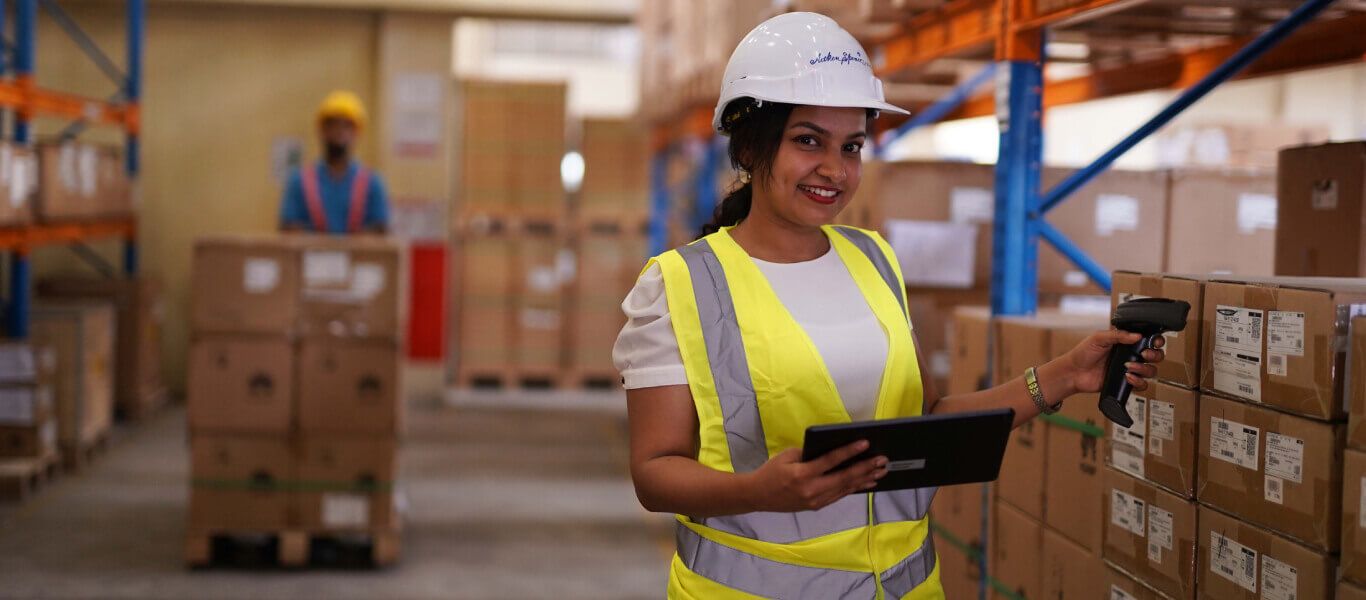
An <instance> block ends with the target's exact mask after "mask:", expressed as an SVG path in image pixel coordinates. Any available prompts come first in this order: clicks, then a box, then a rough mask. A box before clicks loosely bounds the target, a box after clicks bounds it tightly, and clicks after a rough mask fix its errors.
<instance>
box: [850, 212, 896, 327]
mask: <svg viewBox="0 0 1366 600" xmlns="http://www.w3.org/2000/svg"><path fill="white" fill-rule="evenodd" d="M835 231H838V232H840V234H842V235H844V238H845V239H847V240H849V243H851V244H853V245H854V247H855V248H858V249H859V250H861V251H863V254H864V255H866V256H867V257H868V260H870V261H873V266H874V267H876V268H877V273H878V275H881V276H882V280H883V281H885V282H887V287H888V288H891V290H892V295H893V296H896V302H897V304H900V305H901V313H902V314H906V290H904V289H902V288H901V285H900V283H899V282H898V281H897V278H896V271H894V270H892V263H890V262H888V261H887V256H886V255H885V254H883V253H882V248H881V247H880V246H878V245H877V242H875V241H873V238H872V237H871V236H869V235H868V234H866V233H864V232H862V231H859V230H857V229H852V228H849V227H838V226H837V227H835Z"/></svg>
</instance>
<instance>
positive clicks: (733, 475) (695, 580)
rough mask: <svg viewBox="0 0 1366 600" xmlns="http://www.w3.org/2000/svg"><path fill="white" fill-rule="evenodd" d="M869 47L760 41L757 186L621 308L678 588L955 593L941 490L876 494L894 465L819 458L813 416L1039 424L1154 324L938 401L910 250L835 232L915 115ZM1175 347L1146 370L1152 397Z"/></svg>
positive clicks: (729, 120) (805, 21) (1137, 381)
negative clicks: (672, 539) (939, 516)
mask: <svg viewBox="0 0 1366 600" xmlns="http://www.w3.org/2000/svg"><path fill="white" fill-rule="evenodd" d="M866 56H867V55H866V54H865V53H864V51H863V48H862V47H861V46H859V44H858V42H857V41H855V40H854V38H853V37H852V36H850V35H849V34H848V32H846V31H844V30H843V29H841V28H840V27H839V25H837V24H836V23H835V22H834V21H832V20H831V19H829V18H827V17H824V16H821V15H816V14H812V13H789V14H784V15H780V16H778V17H774V18H773V19H770V20H769V21H766V22H764V23H763V24H761V25H760V26H759V27H757V28H755V29H754V31H752V32H750V34H749V35H748V36H746V38H745V39H744V40H743V41H742V42H741V43H740V45H739V47H738V48H736V50H735V52H734V54H732V55H731V59H730V63H729V64H728V65H727V67H726V72H725V77H724V79H723V81H722V88H721V97H720V99H719V101H718V103H717V107H716V112H715V116H714V120H713V126H714V127H716V129H717V130H718V131H719V132H721V133H722V134H724V135H728V136H729V137H730V146H729V153H730V159H731V162H732V164H733V165H734V166H735V167H736V168H737V170H739V172H740V174H741V175H740V181H741V182H742V185H740V186H739V187H738V188H737V189H735V190H734V191H733V192H731V193H730V194H729V195H728V196H727V197H726V198H725V199H724V200H723V201H722V202H721V203H720V204H719V205H718V206H717V210H716V213H715V217H714V218H713V221H712V222H711V223H709V224H708V225H706V226H704V228H703V230H702V232H701V237H700V238H699V240H698V241H696V242H694V243H693V244H690V245H687V246H683V247H680V248H678V249H676V250H673V251H670V252H666V253H664V254H662V255H660V256H659V257H657V258H655V259H654V260H651V261H650V263H649V265H648V266H647V268H646V269H645V271H644V272H643V273H642V274H641V276H640V278H639V280H638V281H637V283H636V286H635V288H634V289H633V290H632V291H631V293H630V295H628V296H627V298H626V300H625V302H624V303H623V309H624V310H625V312H626V315H627V317H628V319H629V321H628V323H627V325H626V326H625V328H623V330H622V332H621V334H620V336H619V337H618V339H617V345H616V347H615V348H614V351H613V358H614V360H615V361H616V364H617V367H618V369H619V370H621V372H622V377H623V380H624V381H625V387H626V388H627V406H628V414H629V419H630V435H631V440H630V443H631V457H630V461H631V476H632V481H633V483H634V485H635V489H636V494H637V496H638V497H639V498H640V501H641V503H642V505H644V506H645V508H647V509H649V510H651V511H657V512H671V513H676V514H677V515H679V516H678V523H677V535H676V543H677V554H676V555H675V557H674V559H673V562H672V564H671V567H670V573H669V575H670V576H669V588H668V593H669V598H672V599H675V600H701V599H708V600H711V599H735V600H739V599H746V600H752V599H753V598H756V597H758V598H782V599H800V598H813V599H814V598H819V599H823V600H829V599H845V598H849V599H857V600H874V599H882V598H898V599H908V598H909V599H912V600H931V599H942V598H943V595H944V592H943V590H942V588H941V586H940V584H939V577H938V562H937V556H936V554H935V549H934V542H933V538H932V537H931V536H930V535H929V526H928V522H927V521H926V515H927V513H928V511H929V507H930V502H931V501H932V499H933V497H934V489H933V488H929V489H918V490H897V491H890V492H879V493H874V494H872V497H871V498H870V497H868V496H864V495H860V494H857V492H860V491H865V490H868V489H869V488H871V487H873V486H874V485H875V484H876V482H877V480H878V479H880V478H881V477H883V476H884V475H885V474H886V473H887V458H886V457H872V458H868V459H866V460H863V461H861V462H858V463H856V464H854V465H852V466H849V467H846V468H844V469H841V470H839V471H834V472H830V471H831V470H832V469H833V468H834V467H836V466H837V465H840V464H842V463H843V462H844V461H845V460H847V459H849V458H851V457H854V456H856V455H858V454H859V453H860V452H862V451H863V450H864V449H866V447H867V446H866V442H858V443H855V444H850V445H849V446H846V447H844V448H841V449H837V450H835V451H832V452H831V453H829V454H827V455H826V456H823V457H819V458H816V459H814V460H812V461H810V462H802V460H801V458H802V453H801V448H800V447H801V445H802V439H803V435H804V433H805V430H806V428H807V427H809V426H813V425H824V424H829V423H840V422H849V421H864V420H874V419H890V418H899V417H913V416H919V415H924V414H931V413H936V414H938V413H953V412H965V411H976V410H985V409H995V408H1012V409H1014V411H1015V424H1016V425H1019V424H1020V423H1023V422H1025V421H1027V420H1029V419H1031V418H1033V417H1034V416H1036V415H1038V414H1040V413H1041V412H1044V413H1047V412H1052V411H1054V410H1056V409H1057V408H1058V407H1059V406H1060V405H1061V403H1062V401H1063V400H1064V399H1065V398H1067V397H1068V396H1071V395H1073V394H1076V393H1081V392H1094V391H1097V390H1099V388H1100V386H1101V382H1102V380H1103V379H1104V370H1105V363H1106V359H1107V357H1108V354H1109V350H1110V347H1111V346H1112V345H1114V344H1117V343H1133V342H1135V341H1137V339H1138V338H1139V337H1140V336H1139V335H1138V334H1135V333H1127V332H1123V331H1113V330H1112V331H1101V332H1097V333H1094V334H1092V335H1091V336H1090V337H1089V338H1088V339H1087V340H1086V341H1085V342H1083V343H1082V344H1080V345H1078V346H1077V347H1076V348H1073V349H1072V350H1071V351H1069V352H1068V353H1066V354H1065V355H1063V356H1062V357H1060V358H1057V359H1055V360H1052V361H1048V362H1043V359H1044V358H1045V357H1040V364H1039V366H1038V367H1037V368H1031V369H1029V370H1028V371H1027V372H1026V374H1024V376H1021V377H1017V378H1015V379H1011V380H1009V381H1004V382H998V385H997V386H996V387H993V388H990V389H987V390H982V391H979V392H975V393H971V394H962V395H955V396H949V397H943V398H941V397H940V396H939V395H938V393H937V392H936V391H935V390H934V388H933V386H932V385H931V384H930V380H928V379H924V378H922V376H921V374H922V373H926V372H928V370H927V369H926V365H925V361H924V359H923V357H922V356H921V355H920V353H919V352H917V350H916V344H915V338H914V333H913V330H912V325H911V323H910V320H909V315H908V313H907V311H906V306H907V302H906V287H905V284H904V282H903V279H902V276H901V273H900V268H899V266H898V264H897V258H896V256H895V254H893V253H892V251H891V248H890V246H888V244H887V242H886V241H884V240H882V238H881V237H880V236H878V235H877V234H876V233H874V232H871V231H865V230H862V229H855V228H852V227H835V226H832V225H831V224H832V223H834V221H835V219H836V217H837V216H838V215H839V213H840V211H841V210H843V208H844V207H845V206H847V205H848V203H849V202H850V201H851V200H852V199H853V196H854V194H855V193H856V192H857V191H858V187H859V179H860V175H861V163H862V149H863V145H864V143H865V141H866V140H867V138H868V136H869V131H870V127H869V126H870V125H871V120H872V118H873V117H875V116H876V114H877V112H878V111H883V110H887V111H895V112H903V113H904V112H905V111H903V110H901V109H899V108H896V107H895V106H892V105H890V104H887V103H886V101H885V100H884V98H883V93H882V86H881V84H880V82H879V81H878V80H877V78H876V77H875V76H874V75H873V72H872V69H871V66H870V65H869V63H868V60H867V58H866ZM906 194H907V198H906V200H907V201H908V202H914V201H915V196H914V191H913V190H910V189H908V190H906ZM926 325H928V326H931V327H935V326H938V325H939V324H936V323H928V324H926ZM1162 358H1163V353H1162V351H1160V350H1150V351H1147V352H1146V353H1145V355H1144V359H1145V360H1147V361H1149V363H1148V364H1136V363H1135V364H1130V365H1127V366H1128V370H1129V374H1128V375H1127V377H1128V378H1129V381H1130V383H1131V384H1132V385H1133V386H1134V389H1135V390H1143V389H1146V385H1147V384H1146V382H1145V381H1144V380H1143V379H1142V378H1144V377H1152V376H1154V375H1155V373H1156V368H1155V366H1154V364H1153V363H1156V362H1159V361H1161V360H1162Z"/></svg>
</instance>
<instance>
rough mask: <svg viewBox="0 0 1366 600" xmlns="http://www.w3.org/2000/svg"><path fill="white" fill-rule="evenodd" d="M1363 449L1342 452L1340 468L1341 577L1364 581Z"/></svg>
mask: <svg viewBox="0 0 1366 600" xmlns="http://www.w3.org/2000/svg"><path fill="white" fill-rule="evenodd" d="M1363 489H1366V452H1362V451H1360V450H1347V451H1346V452H1344V453H1343V470H1342V576H1343V577H1346V578H1348V579H1351V580H1352V581H1357V582H1361V583H1366V519H1363V517H1366V510H1362V507H1363V506H1366V505H1364V504H1363V499H1366V496H1363V494H1362V491H1363Z"/></svg>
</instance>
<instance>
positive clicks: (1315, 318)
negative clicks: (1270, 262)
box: [1200, 277, 1366, 420]
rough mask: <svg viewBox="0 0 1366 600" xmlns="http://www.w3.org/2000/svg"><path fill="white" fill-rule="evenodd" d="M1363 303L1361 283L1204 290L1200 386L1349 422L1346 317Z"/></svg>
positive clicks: (1258, 282)
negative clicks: (1345, 387)
mask: <svg viewBox="0 0 1366 600" xmlns="http://www.w3.org/2000/svg"><path fill="white" fill-rule="evenodd" d="M1364 302H1366V281H1363V280H1360V279H1329V278H1296V277H1275V278H1267V279H1248V280H1247V282H1245V283H1240V282H1225V281H1211V282H1209V283H1207V284H1205V309H1204V311H1205V322H1204V333H1203V338H1204V341H1203V342H1202V343H1203V345H1204V350H1203V352H1202V357H1201V358H1202V366H1201V377H1200V387H1201V388H1202V389H1206V390H1212V391H1214V392H1218V393H1220V394H1224V395H1228V396H1232V397H1236V398H1243V399H1246V400H1251V401H1253V402H1260V403H1263V404H1266V405H1268V406H1274V407H1276V408H1280V409H1283V410H1286V411H1289V412H1293V413H1297V414H1302V415H1306V416H1309V417H1313V418H1316V419H1325V420H1339V419H1342V418H1344V417H1346V415H1347V411H1346V401H1345V399H1344V398H1345V393H1344V390H1343V380H1342V377H1341V373H1342V372H1343V370H1344V369H1343V367H1344V365H1345V362H1344V360H1345V354H1346V347H1347V343H1346V336H1347V327H1348V316H1349V314H1350V313H1351V312H1352V311H1353V310H1360V308H1361V307H1360V306H1359V304H1360V303H1364ZM1334 374H1338V376H1336V377H1335V376H1334Z"/></svg>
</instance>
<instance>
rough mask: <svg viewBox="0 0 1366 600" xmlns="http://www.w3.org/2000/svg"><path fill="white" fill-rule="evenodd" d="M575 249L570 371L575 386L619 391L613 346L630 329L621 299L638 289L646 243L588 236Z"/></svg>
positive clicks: (634, 237)
mask: <svg viewBox="0 0 1366 600" xmlns="http://www.w3.org/2000/svg"><path fill="white" fill-rule="evenodd" d="M576 246H577V247H576V255H577V257H578V260H577V268H576V269H575V279H574V284H573V287H572V290H571V292H570V295H571V297H570V305H571V308H570V311H569V313H568V319H569V323H568V325H569V327H568V329H569V340H568V350H567V352H566V355H567V359H568V363H569V369H570V372H571V374H572V377H573V378H574V379H575V381H574V383H582V384H591V385H593V386H602V385H609V386H614V385H618V384H619V383H620V379H619V377H618V375H617V370H616V367H615V366H614V365H613V364H612V346H613V344H614V343H615V341H616V336H617V333H618V332H620V331H621V327H622V326H623V325H624V324H625V323H626V317H625V315H623V314H622V312H621V302H622V299H623V298H625V297H626V294H627V293H628V292H629V291H630V289H631V287H632V286H633V285H635V281H636V277H637V275H639V273H640V269H641V266H642V265H643V264H644V261H645V256H646V254H647V250H646V248H645V238H644V236H642V235H640V234H638V233H630V232H616V233H613V232H606V231H597V232H595V231H593V230H589V231H586V232H580V233H579V235H578V237H577V239H576Z"/></svg>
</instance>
